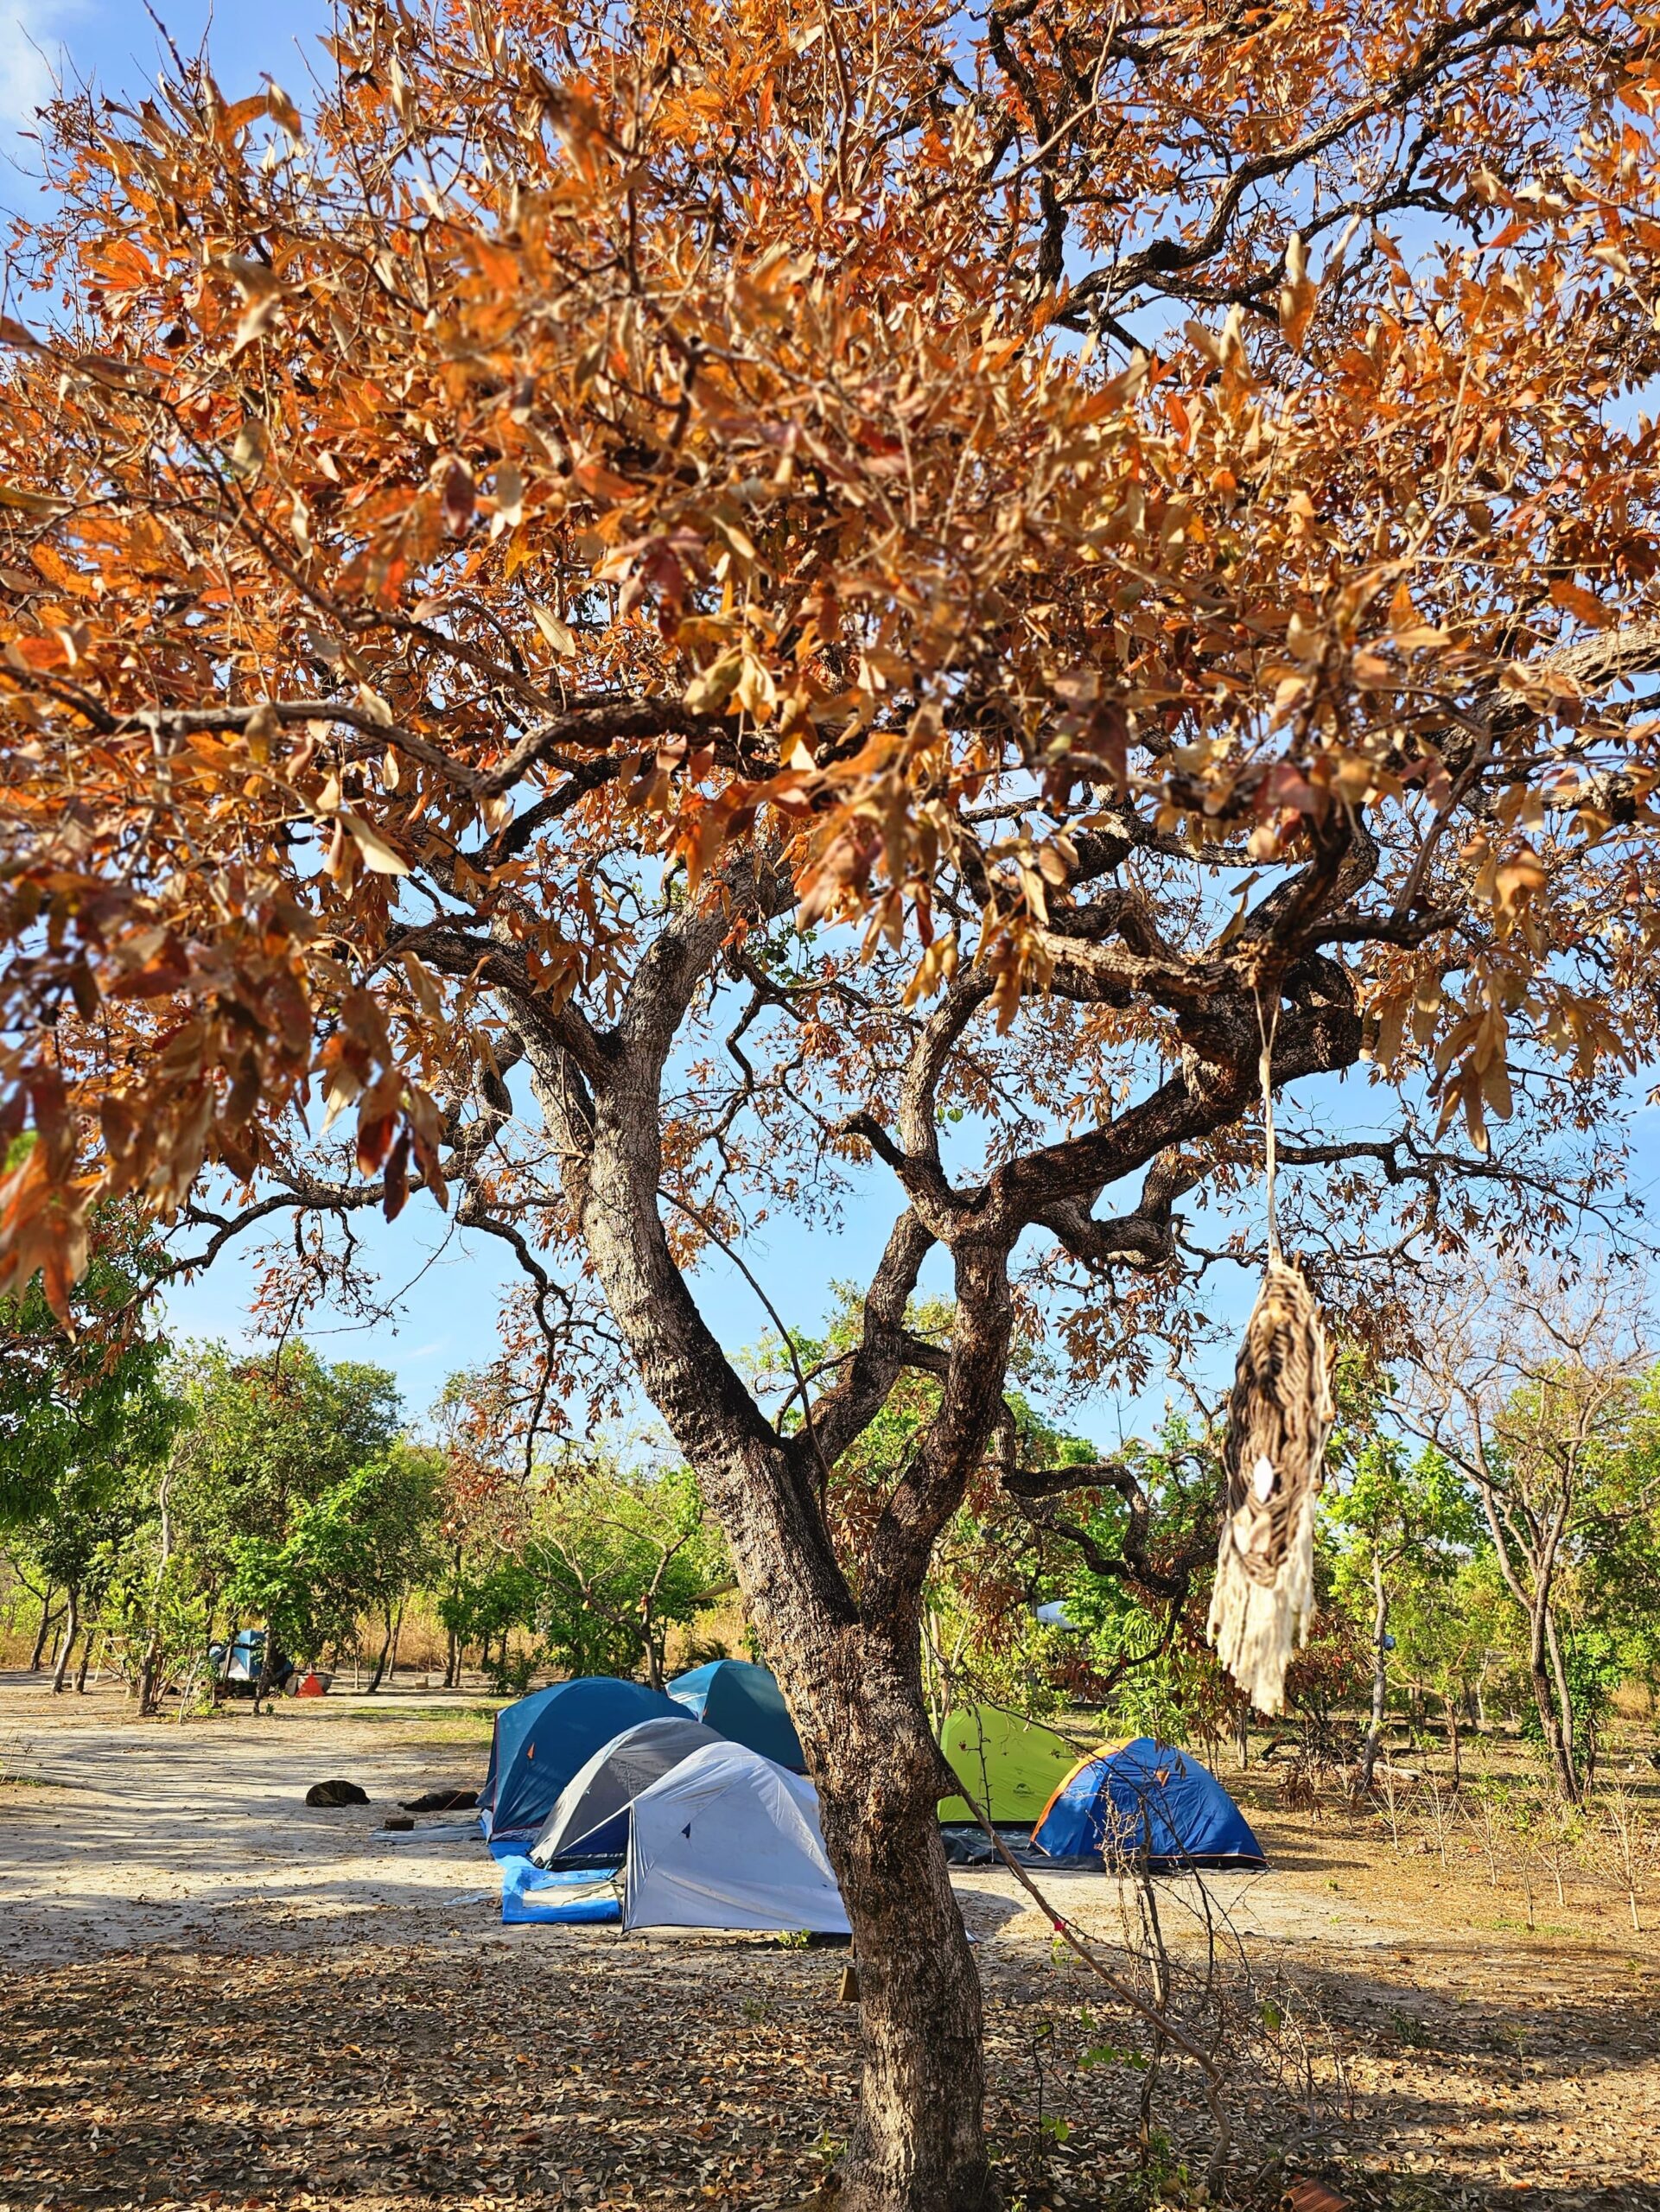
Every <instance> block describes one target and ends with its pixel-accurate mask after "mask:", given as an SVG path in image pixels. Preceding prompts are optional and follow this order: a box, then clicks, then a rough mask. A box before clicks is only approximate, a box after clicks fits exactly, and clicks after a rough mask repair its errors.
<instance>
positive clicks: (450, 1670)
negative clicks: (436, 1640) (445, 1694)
mask: <svg viewBox="0 0 1660 2212" xmlns="http://www.w3.org/2000/svg"><path fill="white" fill-rule="evenodd" d="M445 1634H446V1636H447V1637H448V1643H446V1645H445V1648H444V1688H446V1689H447V1690H455V1689H459V1688H461V1643H460V1642H459V1640H458V1639H457V1637H456V1634H455V1630H454V1629H453V1628H452V1629H448V1630H446V1631H445Z"/></svg>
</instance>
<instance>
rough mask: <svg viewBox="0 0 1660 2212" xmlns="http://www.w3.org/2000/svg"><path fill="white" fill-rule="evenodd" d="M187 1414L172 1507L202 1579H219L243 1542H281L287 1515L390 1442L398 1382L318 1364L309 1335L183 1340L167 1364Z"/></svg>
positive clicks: (241, 1552)
mask: <svg viewBox="0 0 1660 2212" xmlns="http://www.w3.org/2000/svg"><path fill="white" fill-rule="evenodd" d="M176 1387H177V1388H178V1389H179V1391H180V1393H181V1395H182V1397H183V1398H184V1400H185V1402H186V1404H187V1406H188V1409H189V1425H188V1428H187V1429H186V1431H185V1433H183V1434H182V1435H181V1439H180V1442H179V1447H178V1451H177V1453H176V1458H175V1484H174V1494H173V1503H174V1511H175V1516H176V1517H177V1519H178V1522H179V1526H180V1529H181V1533H182V1535H183V1536H184V1539H185V1541H186V1542H187V1543H188V1547H189V1548H190V1550H191V1552H192V1554H194V1559H195V1561H196V1564H197V1568H198V1572H199V1573H200V1576H201V1578H202V1580H203V1581H204V1582H205V1583H207V1584H210V1585H212V1584H219V1585H221V1586H222V1585H224V1584H226V1583H228V1582H229V1581H230V1580H231V1578H232V1575H233V1573H236V1571H237V1567H238V1561H239V1560H240V1559H242V1558H243V1557H245V1556H251V1554H246V1550H245V1548H246V1546H247V1545H248V1543H249V1542H250V1541H257V1542H261V1543H264V1545H266V1546H267V1547H269V1548H270V1549H271V1550H273V1551H275V1550H278V1549H280V1548H282V1547H283V1545H285V1544H286V1543H287V1542H288V1541H289V1536H290V1535H291V1534H292V1530H293V1516H294V1515H295V1514H296V1511H297V1510H299V1509H300V1508H302V1507H303V1506H305V1505H307V1504H311V1503H316V1502H318V1501H320V1500H321V1499H322V1498H323V1497H326V1496H327V1495H328V1492H329V1491H333V1490H335V1489H337V1488H338V1487H339V1486H340V1484H343V1483H345V1482H346V1481H347V1478H349V1477H350V1476H352V1475H353V1474H355V1473H356V1472H357V1471H359V1469H360V1468H364V1467H366V1466H368V1465H370V1464H371V1463H372V1462H373V1461H375V1460H376V1459H380V1458H382V1457H384V1455H385V1453H386V1452H388V1451H389V1450H390V1448H391V1444H392V1441H393V1440H394V1438H395V1437H396V1436H397V1434H398V1425H399V1421H400V1417H401V1410H402V1409H401V1407H400V1404H399V1401H398V1388H397V1383H396V1382H395V1380H394V1378H393V1377H392V1376H391V1374H390V1373H389V1372H388V1371H387V1370H385V1368H382V1367H372V1366H366V1365H363V1364H360V1363H357V1362H355V1361H350V1360H347V1361H342V1362H341V1363H340V1364H339V1365H338V1366H333V1367H331V1366H329V1365H328V1364H326V1363H325V1362H323V1361H322V1360H321V1359H320V1358H319V1357H317V1355H316V1353H315V1351H312V1349H311V1348H310V1346H309V1345H308V1344H288V1345H285V1346H284V1347H283V1351H281V1353H280V1354H277V1355H274V1356H271V1357H258V1358H250V1357H239V1356H238V1355H236V1354H234V1353H232V1352H231V1351H227V1350H226V1347H225V1346H223V1345H222V1344H203V1345H195V1346H193V1347H192V1349H191V1351H190V1352H189V1354H188V1356H187V1357H185V1358H184V1359H182V1360H181V1362H180V1363H179V1366H178V1369H177V1370H176Z"/></svg>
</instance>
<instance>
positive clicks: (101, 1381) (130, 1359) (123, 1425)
mask: <svg viewBox="0 0 1660 2212" xmlns="http://www.w3.org/2000/svg"><path fill="white" fill-rule="evenodd" d="M160 1263H161V1254H160V1249H159V1247H158V1246H157V1245H156V1243H155V1240H154V1239H153V1238H152V1237H151V1236H149V1233H148V1231H147V1230H145V1229H144V1227H143V1224H142V1223H141V1222H140V1220H139V1218H138V1217H137V1215H136V1214H135V1213H134V1212H133V1211H132V1210H131V1209H130V1208H128V1207H124V1206H105V1207H101V1208H99V1210H98V1211H97V1212H96V1213H95V1215H94V1217H93V1222H92V1244H91V1260H90V1263H89V1265H88V1268H87V1272H86V1275H85V1276H84V1278H83V1279H82V1281H80V1283H79V1284H77V1286H76V1287H75V1290H74V1293H73V1301H72V1306H71V1317H72V1319H73V1332H70V1331H67V1330H66V1329H65V1328H64V1327H63V1326H62V1325H60V1323H59V1321H58V1320H57V1319H56V1318H55V1316H54V1314H53V1313H52V1311H51V1309H50V1307H49V1306H48V1305H47V1302H46V1299H45V1296H44V1294H43V1293H42V1291H41V1286H40V1282H39V1281H38V1279H37V1280H36V1281H34V1282H32V1283H31V1284H30V1285H29V1289H28V1290H27V1291H26V1292H25V1293H24V1294H23V1296H22V1298H21V1299H4V1300H0V1530H3V1529H8V1528H10V1529H19V1528H23V1527H26V1526H29V1525H30V1524H33V1525H34V1526H35V1529H36V1530H37V1532H38V1531H39V1530H41V1529H44V1528H45V1527H46V1526H47V1524H48V1522H51V1521H52V1520H54V1518H62V1519H64V1520H66V1521H73V1522H76V1523H77V1524H78V1533H76V1534H75V1535H73V1536H71V1537H67V1541H69V1542H70V1543H71V1544H72V1546H79V1547H80V1548H81V1549H83V1550H84V1549H86V1548H88V1547H89V1546H90V1547H91V1548H96V1544H97V1542H98V1541H103V1539H102V1538H101V1537H94V1536H93V1535H92V1533H91V1530H92V1521H96V1519H97V1516H99V1514H101V1513H103V1512H104V1511H105V1509H106V1507H109V1508H112V1506H113V1502H114V1499H115V1497H116V1495H117V1493H118V1492H119V1491H121V1489H122V1487H123V1485H124V1483H125V1482H126V1481H127V1480H128V1479H129V1478H130V1477H131V1476H133V1475H134V1474H135V1473H136V1472H137V1471H140V1470H142V1469H143V1468H146V1467H149V1466H152V1465H155V1464H156V1462H157V1461H158V1460H159V1459H161V1458H162V1456H163V1454H164V1453H165V1452H166V1451H167V1449H168V1446H169V1441H170V1440H171V1438H172V1435H173V1433H174V1431H175V1428H176V1427H177V1425H178V1422H179V1420H180V1418H181V1408H180V1407H179V1405H178V1403H177V1402H176V1400H175V1397H174V1396H173V1395H172V1394H171V1392H170V1391H169V1389H168V1387H167V1385H166V1383H165V1381H164V1378H163V1374H162V1370H163V1366H164V1363H165V1361H166V1358H167V1345H166V1344H165V1343H164V1342H163V1341H162V1339H161V1338H158V1337H155V1336H150V1335H146V1334H145V1333H144V1332H143V1330H142V1328H138V1327H137V1326H135V1325H134V1323H133V1309H134V1305H135V1300H138V1299H140V1298H141V1297H142V1296H143V1292H144V1288H145V1286H146V1285H147V1284H148V1283H149V1281H152V1280H153V1278H154V1276H155V1274H156V1271H157V1268H159V1266H160ZM88 1516H92V1520H91V1521H89V1519H88ZM66 1563H67V1562H66Z"/></svg>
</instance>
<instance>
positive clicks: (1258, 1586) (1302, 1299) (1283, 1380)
mask: <svg viewBox="0 0 1660 2212" xmlns="http://www.w3.org/2000/svg"><path fill="white" fill-rule="evenodd" d="M1256 1027H1257V1032H1258V1034H1259V1035H1260V1037H1261V1039H1262V1057H1261V1059H1260V1061H1259V1063H1258V1068H1259V1072H1260V1075H1261V1077H1262V1154H1263V1182H1264V1197H1265V1200H1266V1204H1267V1209H1268V1267H1267V1269H1266V1272H1265V1273H1264V1274H1263V1277H1262V1288H1261V1289H1260V1290H1259V1291H1258V1292H1257V1294H1256V1304H1255V1306H1252V1308H1251V1313H1250V1320H1249V1321H1248V1322H1247V1323H1246V1324H1245V1338H1244V1342H1243V1344H1241V1346H1240V1348H1239V1357H1238V1360H1237V1363H1236V1365H1235V1369H1234V1384H1233V1394H1232V1395H1231V1398H1230V1399H1229V1401H1228V1427H1227V1433H1226V1436H1225V1437H1224V1440H1223V1446H1222V1467H1223V1475H1224V1491H1223V1502H1222V1533H1221V1542H1220V1546H1219V1548H1218V1554H1217V1563H1216V1587H1215V1590H1214V1592H1212V1599H1211V1618H1210V1623H1209V1627H1208V1631H1207V1632H1208V1634H1209V1637H1210V1639H1211V1642H1212V1643H1213V1644H1214V1645H1215V1647H1216V1652H1217V1656H1218V1658H1219V1659H1220V1660H1221V1662H1222V1664H1223V1665H1224V1667H1225V1668H1226V1669H1227V1670H1228V1672H1229V1673H1230V1674H1231V1675H1232V1676H1233V1678H1234V1680H1235V1681H1237V1683H1238V1685H1239V1687H1240V1688H1241V1689H1243V1691H1244V1692H1245V1694H1246V1695H1247V1696H1248V1697H1249V1698H1250V1701H1251V1703H1252V1704H1253V1705H1254V1706H1256V1708H1257V1709H1258V1711H1259V1712H1262V1713H1278V1712H1280V1711H1281V1710H1282V1708H1283V1706H1284V1703H1285V1670H1286V1669H1287V1667H1288V1665H1289V1664H1290V1662H1291V1659H1292V1656H1293V1655H1294V1653H1295V1651H1296V1650H1297V1649H1298V1648H1299V1647H1300V1645H1301V1643H1302V1641H1303V1639H1304V1637H1305V1635H1306V1634H1307V1626H1308V1617H1309V1615H1310V1613H1311V1612H1312V1611H1313V1604H1314V1501H1315V1499H1316V1498H1317V1497H1319V1495H1320V1479H1321V1477H1322V1475H1323V1474H1324V1472H1325V1459H1326V1439H1327V1437H1328V1436H1329V1435H1330V1434H1331V1431H1332V1411H1333V1409H1332V1389H1331V1378H1330V1371H1329V1363H1328V1361H1327V1357H1326V1331H1325V1328H1324V1327H1323V1325H1322V1324H1321V1321H1320V1307H1319V1306H1318V1305H1316V1303H1315V1301H1314V1296H1313V1292H1312V1291H1311V1290H1310V1289H1309V1287H1308V1285H1307V1282H1306V1281H1304V1279H1303V1276H1302V1274H1301V1270H1300V1269H1298V1268H1294V1267H1291V1266H1289V1265H1288V1263H1287V1262H1286V1261H1285V1259H1284V1258H1283V1257H1282V1253H1281V1249H1280V1227H1279V1218H1278V1214H1277V1211H1276V1206H1275V1166H1276V1160H1275V1138H1274V1039H1275V1032H1276V1031H1277V1029H1278V1027H1279V994H1278V992H1277V991H1276V992H1275V999H1274V1012H1273V1014H1272V1016H1271V1017H1265V1016H1264V1014H1263V1012H1262V991H1261V989H1260V988H1258V989H1257V992H1256Z"/></svg>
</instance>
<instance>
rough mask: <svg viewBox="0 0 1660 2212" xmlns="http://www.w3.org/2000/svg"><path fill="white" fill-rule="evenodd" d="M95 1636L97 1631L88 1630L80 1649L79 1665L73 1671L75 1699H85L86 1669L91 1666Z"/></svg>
mask: <svg viewBox="0 0 1660 2212" xmlns="http://www.w3.org/2000/svg"><path fill="white" fill-rule="evenodd" d="M97 1634H98V1631H97V1630H96V1629H88V1630H87V1631H86V1639H85V1641H84V1642H83V1643H82V1644H81V1647H80V1666H79V1667H77V1668H76V1669H75V1695H76V1696H77V1697H85V1696H86V1669H87V1668H88V1667H89V1666H90V1665H91V1664H92V1645H93V1643H94V1641H95V1640H96V1637H97Z"/></svg>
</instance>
